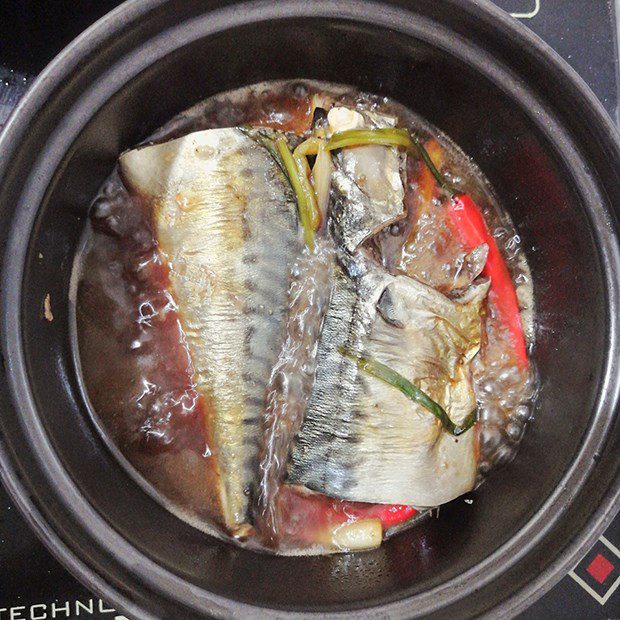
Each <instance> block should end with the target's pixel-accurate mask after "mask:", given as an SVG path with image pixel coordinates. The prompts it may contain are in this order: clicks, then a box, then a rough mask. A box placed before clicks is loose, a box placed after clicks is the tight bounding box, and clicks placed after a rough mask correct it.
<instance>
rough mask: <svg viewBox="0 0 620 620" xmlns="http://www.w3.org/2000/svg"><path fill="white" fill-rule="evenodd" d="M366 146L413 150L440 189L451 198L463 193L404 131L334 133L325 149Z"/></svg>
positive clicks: (356, 130) (419, 144)
mask: <svg viewBox="0 0 620 620" xmlns="http://www.w3.org/2000/svg"><path fill="white" fill-rule="evenodd" d="M366 144H380V145H382V146H397V147H403V148H406V149H414V150H415V151H416V152H417V153H418V155H419V156H420V157H421V158H422V160H423V161H424V163H425V164H426V165H427V166H428V169H429V170H430V171H431V174H432V175H433V176H434V177H435V179H436V180H437V183H439V185H440V187H442V188H443V189H444V190H446V191H447V192H448V193H449V194H451V195H452V196H458V195H459V194H462V193H463V192H462V191H461V190H460V189H459V188H458V187H455V186H454V185H452V184H451V183H449V182H448V180H447V179H446V177H445V176H444V175H443V174H441V172H439V170H437V167H436V166H435V164H434V163H433V160H432V159H431V157H430V155H429V154H428V151H427V150H426V149H425V148H424V145H423V144H422V142H420V140H419V139H418V138H417V137H416V136H415V135H413V134H410V133H409V132H408V131H407V130H406V129H402V128H396V127H387V128H383V129H348V130H347V131H341V132H340V133H335V134H334V135H333V136H332V137H331V138H330V139H329V141H328V142H327V147H326V148H327V149H328V150H330V151H333V150H334V149H342V148H345V147H347V146H364V145H366Z"/></svg>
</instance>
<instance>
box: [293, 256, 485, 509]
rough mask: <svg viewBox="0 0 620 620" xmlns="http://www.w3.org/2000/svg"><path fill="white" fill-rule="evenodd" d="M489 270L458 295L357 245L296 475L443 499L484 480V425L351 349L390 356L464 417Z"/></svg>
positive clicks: (348, 259)
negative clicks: (444, 419)
mask: <svg viewBox="0 0 620 620" xmlns="http://www.w3.org/2000/svg"><path fill="white" fill-rule="evenodd" d="M488 288H489V282H488V281H485V280H480V281H477V282H476V283H474V284H472V285H471V286H470V287H469V288H468V289H466V290H465V291H464V292H463V293H462V295H461V297H458V298H456V299H449V298H448V297H446V296H445V295H443V294H442V293H440V292H438V291H436V290H435V289H433V288H431V287H429V286H427V285H425V284H423V283H421V282H419V281H417V280H415V279H413V278H410V277H409V276H406V275H391V274H389V273H387V272H386V271H384V270H383V269H382V268H381V267H380V266H378V265H375V264H374V263H373V260H372V257H371V256H369V255H367V254H365V253H363V252H356V254H355V255H352V256H346V255H345V257H344V259H343V260H342V264H341V266H339V267H338V269H337V273H336V276H335V279H334V288H333V291H332V296H331V301H330V305H329V307H328V310H327V313H326V316H325V319H324V327H323V332H322V336H321V339H320V342H319V345H318V353H317V372H316V379H315V384H314V387H313V391H312V394H311V396H310V399H309V402H308V407H307V410H306V415H305V418H304V422H303V424H302V426H301V429H300V431H299V433H298V434H297V437H296V438H295V444H294V446H293V449H292V452H291V457H290V460H289V464H288V482H289V483H291V484H300V485H303V486H305V487H307V488H309V489H311V490H313V491H317V492H319V493H324V494H325V495H329V496H332V497H337V498H340V499H344V500H350V501H359V502H370V503H378V504H405V505H409V506H416V507H420V508H423V507H433V506H438V505H440V504H443V503H445V502H448V501H450V500H452V499H454V498H456V497H458V496H459V495H462V494H463V493H465V492H466V491H469V490H471V489H472V488H473V486H474V484H475V480H476V473H477V458H476V454H477V446H476V433H475V430H473V429H471V430H469V431H467V432H466V433H464V434H462V435H460V436H459V437H454V436H452V435H450V434H448V433H447V432H446V431H445V430H444V429H443V427H442V426H441V423H440V422H439V421H438V420H437V419H436V418H435V417H434V416H433V415H431V413H430V412H428V411H427V410H426V409H424V408H422V407H421V406H420V405H418V404H416V403H414V402H412V401H411V400H410V399H408V398H407V397H406V396H404V395H403V394H402V393H401V392H400V391H399V390H397V389H396V388H394V387H393V386H391V385H388V384H386V383H384V382H382V381H380V380H379V379H377V378H375V377H373V376H370V375H368V374H366V373H364V372H363V371H362V370H360V368H359V367H358V365H357V364H356V363H355V362H354V361H352V360H351V359H350V358H349V357H347V356H344V355H342V353H341V350H342V348H343V347H344V349H346V350H349V351H352V352H353V353H356V354H358V355H362V356H365V357H370V358H373V359H376V360H377V361H380V362H382V363H384V364H386V365H388V366H390V367H391V368H393V369H394V370H396V371H397V372H399V373H400V374H402V375H403V376H405V377H406V378H407V379H409V380H410V381H411V382H413V383H414V384H416V385H417V386H418V387H419V388H420V389H422V390H423V391H424V392H426V393H427V394H428V395H429V396H430V397H431V398H432V399H433V400H435V401H436V402H438V403H439V404H440V405H441V406H443V408H444V409H445V410H446V411H447V413H448V415H449V416H450V418H451V419H452V420H453V421H454V422H455V423H457V424H459V423H461V422H462V421H463V420H464V419H465V418H466V417H467V415H468V414H470V413H471V411H472V410H473V409H475V407H476V398H475V395H474V392H473V387H472V380H471V373H470V368H469V365H470V363H471V361H472V359H473V358H474V356H475V355H476V354H477V352H478V350H479V348H480V342H481V338H482V319H481V304H482V302H483V300H484V298H485V296H486V294H487V292H488Z"/></svg>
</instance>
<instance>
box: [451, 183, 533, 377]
mask: <svg viewBox="0 0 620 620" xmlns="http://www.w3.org/2000/svg"><path fill="white" fill-rule="evenodd" d="M448 212H449V214H450V218H451V220H452V223H453V224H454V226H455V228H456V230H457V232H458V234H459V236H460V238H461V241H462V242H463V243H464V244H465V247H466V248H467V250H468V251H471V250H473V249H474V248H475V247H477V246H479V245H480V244H482V243H486V244H487V246H488V248H489V256H488V258H487V262H486V264H485V266H484V269H483V270H482V273H483V275H486V276H488V277H489V278H491V288H490V290H489V297H490V300H491V303H492V304H493V307H494V308H495V310H496V311H497V315H498V317H499V319H500V320H501V321H502V323H503V324H504V325H505V326H506V328H507V330H508V332H509V334H510V339H511V340H512V345H513V348H514V351H515V353H516V356H517V360H518V362H519V364H520V365H521V367H523V368H527V365H528V360H527V350H526V344H525V337H524V335H523V327H522V325H521V312H520V310H519V302H518V300H517V294H516V291H515V287H514V284H513V282H512V278H511V277H510V273H509V272H508V268H507V267H506V263H505V262H504V258H503V257H502V254H501V252H500V250H499V248H498V247H497V242H496V241H495V238H494V237H493V235H492V234H491V233H490V231H489V229H488V227H487V225H486V222H485V221H484V217H483V215H482V212H481V211H480V208H479V207H478V205H477V204H476V203H475V202H474V201H473V200H472V199H471V198H470V197H469V196H467V195H466V194H459V195H454V196H452V200H451V201H450V205H449V207H448Z"/></svg>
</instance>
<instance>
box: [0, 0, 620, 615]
mask: <svg viewBox="0 0 620 620" xmlns="http://www.w3.org/2000/svg"><path fill="white" fill-rule="evenodd" d="M494 2H495V3H496V4H497V5H498V6H499V7H501V8H502V9H504V10H505V11H507V12H509V13H510V14H511V15H513V17H514V18H515V19H519V20H521V21H522V22H523V23H524V24H525V25H526V26H528V27H529V28H531V29H532V30H533V31H534V32H535V33H536V34H538V35H539V36H540V37H542V38H543V39H544V40H545V41H547V43H549V44H550V45H551V46H552V47H553V48H554V49H555V50H556V51H557V52H558V53H559V54H560V55H561V56H562V57H564V59H566V60H567V61H568V62H569V63H570V64H571V65H572V66H573V68H575V69H576V70H577V72H578V73H579V74H580V75H581V76H582V77H583V78H584V79H585V81H586V82H587V83H588V84H589V85H590V87H591V88H592V90H593V91H594V92H595V94H596V95H597V96H598V98H599V99H600V100H601V102H602V103H603V105H604V106H605V108H606V110H607V111H608V113H609V114H610V115H611V116H612V118H613V119H614V120H615V121H616V123H618V124H620V108H619V99H620V98H619V87H620V77H619V72H618V66H619V65H618V32H619V26H618V24H619V22H618V18H619V17H620V0H494ZM614 2H616V4H614ZM118 4H120V2H118V1H115V0H47V1H41V0H0V128H1V126H2V125H3V124H4V123H5V122H6V119H7V118H8V116H9V114H10V112H11V110H12V109H13V108H14V107H15V105H16V104H17V102H18V101H19V99H20V97H21V96H22V95H23V94H24V93H25V92H26V90H27V89H28V86H29V85H30V84H31V83H32V81H33V80H34V78H35V77H36V75H37V74H38V73H39V72H40V71H41V70H42V69H43V67H44V66H45V65H46V64H47V63H48V62H49V61H50V60H51V59H52V58H53V57H54V56H55V55H56V54H57V53H58V52H59V51H60V50H61V49H62V48H63V47H64V46H65V45H66V44H67V43H69V42H70V41H71V39H73V38H74V37H75V36H77V35H78V34H79V33H80V32H81V31H82V30H84V29H85V28H86V27H88V26H89V25H90V24H91V23H92V22H94V21H95V20H96V19H98V18H99V17H101V16H102V15H103V14H105V13H106V12H107V11H109V10H111V9H112V8H114V7H115V6H117V5H118ZM0 415H1V412H0ZM619 586H620V516H619V517H617V518H616V519H615V521H613V522H612V523H611V525H610V526H609V528H608V530H607V531H606V532H605V534H604V535H603V536H601V537H600V539H599V540H598V541H597V542H596V543H595V544H594V546H593V547H592V548H591V549H590V550H589V551H588V552H587V553H586V554H585V556H584V557H583V559H582V560H581V561H580V562H579V563H578V564H577V566H575V567H574V569H573V570H571V571H570V573H569V574H568V575H566V576H565V577H564V578H563V579H562V580H561V581H560V582H559V583H558V584H557V585H556V586H555V587H554V588H553V589H551V590H550V591H549V592H548V593H547V594H546V595H545V596H543V597H542V598H541V599H540V600H538V601H536V602H534V603H533V604H532V606H531V607H530V608H529V609H528V610H527V611H526V612H524V613H523V614H522V615H521V616H520V618H521V619H522V620H539V619H540V620H542V619H543V618H544V619H547V618H553V619H571V620H572V619H575V618H579V619H581V618H588V619H598V618H605V619H612V618H620V592H617V591H616V590H617V589H618V590H620V588H619ZM48 618H54V619H55V618H87V619H92V618H105V619H108V620H111V619H113V618H115V619H117V620H122V619H123V618H124V616H123V615H122V614H120V613H119V612H116V611H115V610H114V609H113V608H112V607H111V606H110V605H108V604H107V603H106V602H105V601H103V600H101V599H99V598H98V597H97V596H96V595H95V594H93V593H92V592H89V591H88V590H87V589H86V588H85V587H84V586H82V585H81V584H80V583H78V582H77V581H76V580H75V579H74V578H73V577H72V576H71V575H70V574H69V573H68V572H67V571H66V570H65V569H64V568H63V567H62V566H61V565H60V564H59V563H58V562H57V561H56V560H55V559H54V558H53V557H52V556H51V555H50V554H49V553H48V552H47V550H46V549H45V547H44V546H43V545H42V544H41V543H40V542H39V540H38V539H37V538H36V537H35V535H34V534H33V533H32V532H31V531H30V529H29V527H28V526H27V525H26V523H25V521H24V520H23V519H22V517H21V516H20V514H19V512H18V511H17V509H16V508H15V506H14V505H13V503H12V502H11V500H10V498H9V497H8V495H7V494H6V492H5V491H4V489H3V488H2V487H1V486H0V620H47V619H48Z"/></svg>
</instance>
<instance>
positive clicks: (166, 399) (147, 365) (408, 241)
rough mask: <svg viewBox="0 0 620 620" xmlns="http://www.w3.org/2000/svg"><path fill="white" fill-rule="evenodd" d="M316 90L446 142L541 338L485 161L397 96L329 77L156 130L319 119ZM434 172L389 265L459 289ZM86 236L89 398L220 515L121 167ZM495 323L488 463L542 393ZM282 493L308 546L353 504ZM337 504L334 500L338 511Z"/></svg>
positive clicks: (178, 335)
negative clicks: (473, 158) (315, 531)
mask: <svg viewBox="0 0 620 620" xmlns="http://www.w3.org/2000/svg"><path fill="white" fill-rule="evenodd" d="M314 92H328V93H331V97H332V98H333V99H334V100H337V101H339V102H341V103H343V104H346V105H350V106H360V107H362V108H364V109H377V110H380V111H384V112H387V113H392V114H395V115H396V116H398V119H399V125H402V126H407V127H410V128H413V129H415V130H416V131H417V132H418V133H419V135H421V136H422V137H424V138H425V139H428V138H430V137H432V136H434V137H435V138H437V139H438V140H439V142H440V143H441V146H442V148H443V151H444V154H445V157H446V167H447V168H449V169H450V170H451V172H452V174H453V175H454V176H458V177H460V178H461V183H462V187H463V188H464V189H466V190H467V191H468V192H469V193H471V194H472V195H473V196H474V197H475V199H476V200H477V201H478V203H479V204H480V205H481V206H482V207H483V209H484V211H485V217H486V219H487V223H488V224H489V227H490V229H491V230H492V231H494V233H495V236H496V238H497V239H498V243H499V245H500V247H501V248H502V250H503V251H504V255H505V256H506V258H507V263H508V265H509V268H510V270H511V272H512V275H513V278H514V280H515V282H516V283H517V284H518V287H519V288H518V290H519V296H520V299H521V300H522V301H523V303H524V305H525V306H526V310H525V312H524V316H525V321H524V322H525V327H526V333H527V335H528V337H529V338H530V340H531V338H532V334H533V324H532V316H533V301H532V293H531V281H530V276H529V271H528V269H527V264H526V263H525V259H524V257H523V253H522V251H521V249H520V244H519V239H518V236H517V235H516V233H515V232H514V229H513V228H512V225H511V223H510V220H509V219H508V217H507V216H506V214H505V213H503V212H502V211H501V210H500V209H499V206H498V205H497V202H496V200H495V199H494V196H493V194H492V191H491V189H490V187H489V186H488V183H487V182H486V181H485V180H484V177H482V175H481V174H480V171H479V170H477V169H476V168H475V167H474V166H473V165H472V164H471V162H469V160H468V159H467V158H466V157H465V156H464V155H463V153H461V152H460V151H459V150H458V149H457V147H456V146H455V145H453V144H452V143H451V142H450V141H449V140H448V139H447V138H446V137H445V136H442V135H441V134H440V133H439V132H437V131H436V130H435V129H434V128H432V127H429V126H428V125H427V124H425V123H424V122H423V121H422V120H421V119H420V118H419V117H417V116H415V115H414V114H412V113H411V112H410V111H409V110H407V109H405V108H403V107H402V106H400V105H399V104H397V103H395V102H392V101H388V100H386V99H382V98H378V97H374V96H370V95H366V94H363V93H359V92H356V91H352V90H350V89H348V88H344V87H337V86H331V85H325V84H320V85H318V84H315V83H311V82H307V83H305V82H304V83H301V82H295V83H291V82H285V83H273V84H262V85H258V86H255V87H250V88H248V89H244V90H241V91H233V92H231V93H224V94H222V95H218V96H216V97H213V98H211V99H208V100H206V101H205V102H202V103H200V104H198V105H197V106H195V107H194V108H192V109H190V110H188V111H186V112H184V113H183V114H181V115H179V116H178V117H176V118H175V119H173V120H172V121H171V122H170V123H168V124H167V125H165V126H164V127H162V128H161V129H159V130H158V131H157V132H155V133H154V134H153V136H151V139H150V141H152V142H162V141H165V140H168V139H172V138H175V137H179V136H181V135H185V134H187V133H189V132H192V131H198V130H203V129H210V128H214V127H227V126H234V125H244V124H253V125H261V126H267V127H272V128H275V129H280V130H284V131H294V132H295V133H298V134H301V133H303V132H304V131H306V130H307V129H308V128H309V125H310V113H311V105H310V97H311V96H312V94H313V93H314ZM422 174H423V170H422V168H421V167H420V163H419V162H418V161H416V160H413V159H411V160H410V161H409V164H408V171H407V182H408V185H407V191H406V197H405V202H406V205H407V208H408V212H409V216H408V220H407V222H405V223H401V224H400V225H396V226H395V227H392V228H391V229H389V230H387V231H385V232H384V233H382V236H381V239H380V244H381V246H382V248H383V252H384V256H386V257H387V258H386V264H387V266H388V267H389V268H390V270H392V271H394V272H398V271H404V272H406V273H408V274H409V275H412V276H414V277H416V278H418V279H420V280H421V281H424V282H426V283H428V284H430V285H431V286H434V287H435V288H438V289H439V290H442V291H443V292H446V293H449V292H450V290H451V289H453V288H458V286H457V285H458V283H459V282H461V280H459V278H461V276H462V274H463V270H464V263H465V255H466V253H465V250H464V248H463V247H462V246H461V245H460V243H459V242H458V241H457V240H456V239H455V237H454V234H452V232H451V230H450V229H449V227H448V225H447V223H446V212H445V207H444V206H443V205H442V203H441V201H440V200H439V199H438V197H437V195H436V194H434V193H432V192H431V194H430V195H428V193H425V191H424V187H423V183H422ZM86 235H87V243H86V244H85V247H86V251H85V253H84V255H83V256H82V257H79V258H78V261H77V262H76V269H77V270H78V271H79V289H78V297H77V331H78V340H79V347H80V358H81V365H82V371H83V375H84V380H85V383H86V386H87V390H88V395H89V398H90V401H91V403H92V405H93V407H94V410H95V411H96V414H97V416H98V417H99V418H100V420H101V421H102V422H103V425H104V426H105V428H106V430H107V432H108V433H109V435H110V436H111V438H112V440H113V441H114V443H115V444H116V445H117V446H118V447H119V448H120V450H121V452H122V453H123V454H124V456H125V457H126V458H127V459H128V460H129V462H130V463H131V464H132V465H133V466H134V467H135V468H136V469H137V470H138V471H139V472H140V473H141V474H142V476H144V478H145V479H146V480H147V481H148V482H149V483H150V484H152V485H153V486H154V487H155V488H156V489H157V490H158V491H159V492H160V493H161V494H162V495H163V496H164V497H165V498H166V499H167V500H168V501H170V502H172V504H173V505H174V506H176V507H177V508H178V509H179V511H180V512H182V513H183V514H184V515H186V517H187V518H188V519H189V520H190V521H192V522H194V523H198V524H199V525H201V524H202V525H206V526H207V527H208V526H209V525H210V519H211V510H210V507H211V506H213V504H214V502H215V501H216V500H215V498H214V496H213V493H212V491H211V490H210V489H212V488H213V486H212V485H210V484H209V481H210V480H213V476H215V475H216V473H215V472H214V468H213V465H212V461H213V459H212V458H211V456H212V452H213V445H210V443H211V442H210V438H209V437H208V436H207V431H206V429H207V424H206V419H207V418H208V416H209V413H210V412H209V410H208V407H207V406H206V404H205V402H204V401H203V399H202V397H201V396H200V395H199V394H198V392H197V390H196V385H195V383H194V379H193V376H194V369H193V366H192V361H191V356H190V353H189V350H188V347H187V345H186V343H185V339H184V335H183V330H182V328H181V323H180V320H179V314H178V309H177V308H176V305H175V303H174V300H173V298H172V296H171V295H170V292H169V279H168V267H167V265H166V264H165V262H164V261H163V259H162V257H161V255H160V253H159V252H158V249H157V243H156V240H155V238H154V234H153V226H152V222H151V219H150V209H149V208H147V207H146V206H145V205H141V204H138V202H137V201H136V200H135V199H133V198H132V197H131V196H130V195H129V194H128V193H127V191H126V190H125V188H124V186H123V184H122V182H121V180H120V178H119V177H118V174H117V173H116V172H115V173H113V174H112V175H111V176H110V178H109V179H108V180H107V181H106V182H105V183H104V185H103V187H102V188H101V190H100V192H99V195H98V196H97V198H96V199H95V201H94V203H93V205H92V209H91V226H90V228H89V230H88V231H87V232H86ZM403 244H404V250H403V251H402V254H401V253H400V250H399V248H400V247H401V246H402V245H403ZM485 331H486V340H485V343H484V345H483V349H482V352H481V355H479V356H478V359H477V361H476V364H475V366H474V369H473V371H474V380H475V389H476V395H477V398H478V401H479V405H480V420H481V423H480V424H479V425H478V427H479V429H478V432H479V438H480V452H481V459H480V463H481V465H480V468H481V472H485V471H486V470H488V469H489V468H490V467H491V466H492V465H494V464H495V463H497V462H500V461H505V460H508V459H509V458H511V457H512V456H513V455H514V453H515V450H516V447H517V445H518V442H519V440H520V438H521V436H522V434H523V428H524V425H525V422H526V421H527V419H528V418H529V416H530V403H531V400H532V398H533V396H534V392H535V382H534V380H533V378H532V377H533V373H524V372H523V371H522V370H520V369H519V368H517V367H516V366H515V364H514V363H513V360H512V357H511V355H510V344H509V341H508V339H507V337H506V334H505V332H504V331H503V330H502V328H501V326H500V325H499V324H498V323H497V322H494V320H493V316H492V312H490V311H489V312H487V318H486V320H485ZM278 502H279V505H280V512H279V513H278V516H277V519H278V523H279V526H278V527H279V528H280V530H281V532H282V535H283V536H284V537H285V538H287V539H289V541H295V540H297V541H298V543H299V544H298V546H299V548H304V547H307V546H308V545H310V544H311V543H312V540H310V539H308V537H307V534H308V532H309V529H308V528H310V529H312V528H311V527H310V526H311V525H312V523H315V524H317V527H318V524H322V525H325V523H327V522H329V523H332V521H333V523H340V521H339V519H341V518H344V517H343V515H346V514H349V515H350V514H351V511H352V510H353V508H355V506H354V505H353V504H352V503H351V502H348V503H346V505H345V503H342V502H341V503H340V504H339V502H338V500H333V499H329V498H320V497H319V498H317V497H308V496H307V495H303V494H297V493H295V492H292V491H291V490H290V489H285V491H284V493H281V494H280V496H279V499H278ZM326 506H331V508H329V511H328V512H329V514H327V516H326V513H325V510H326V508H325V507H326ZM352 507H353V508H352ZM358 508H359V510H362V507H358ZM330 515H331V516H330ZM302 516H303V519H302ZM196 518H198V521H196ZM330 519H331V521H330ZM333 523H332V525H333ZM315 542H316V541H315ZM289 551H290V550H289Z"/></svg>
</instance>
